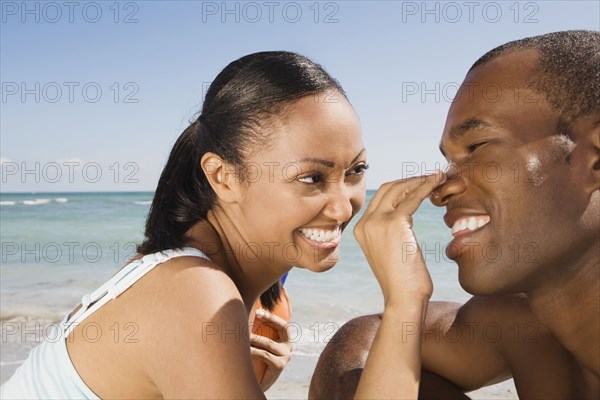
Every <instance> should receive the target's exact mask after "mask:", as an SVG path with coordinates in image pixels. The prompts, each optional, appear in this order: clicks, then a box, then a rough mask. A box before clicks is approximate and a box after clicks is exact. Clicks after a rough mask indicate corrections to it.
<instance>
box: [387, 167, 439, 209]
mask: <svg viewBox="0 0 600 400" xmlns="http://www.w3.org/2000/svg"><path fill="white" fill-rule="evenodd" d="M442 177H443V174H442V173H440V172H437V173H435V174H432V175H425V176H417V177H414V178H410V179H407V180H405V181H403V182H398V183H396V184H394V186H393V187H392V188H390V190H388V191H387V192H386V193H385V195H384V196H383V197H382V198H381V201H380V205H379V208H380V209H382V210H384V211H393V210H395V209H397V207H398V205H399V204H400V203H402V202H403V201H404V200H405V199H407V198H409V197H410V198H413V197H416V198H418V199H420V201H419V204H420V203H421V202H422V201H423V200H424V199H425V198H426V197H427V196H428V195H429V193H431V192H432V191H433V189H435V188H436V187H437V186H439V185H440V184H441V183H442V182H443V180H442ZM423 193H424V195H423ZM421 197H422V198H421ZM413 211H414V210H413Z"/></svg>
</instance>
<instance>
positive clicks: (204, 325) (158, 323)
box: [139, 257, 261, 398]
mask: <svg viewBox="0 0 600 400" xmlns="http://www.w3.org/2000/svg"><path fill="white" fill-rule="evenodd" d="M149 278H150V279H148V280H147V282H144V286H143V290H144V291H145V295H144V296H140V297H143V298H144V299H145V301H146V302H147V303H148V304H147V305H146V308H147V309H148V310H150V312H148V313H147V315H146V317H145V318H144V321H143V324H141V325H140V328H139V337H140V341H144V343H146V344H148V345H150V346H149V347H148V346H146V349H147V350H149V351H146V352H144V363H145V365H146V373H147V374H148V375H149V377H150V379H151V380H152V381H153V382H154V384H155V385H156V386H157V387H158V388H159V390H160V392H161V393H162V394H163V396H165V397H185V398H197V397H198V394H199V393H203V395H206V396H208V397H209V398H229V397H236V398H241V397H248V396H250V397H253V396H256V397H260V393H261V392H260V388H259V387H258V383H257V382H256V379H255V378H254V375H253V373H252V364H251V359H250V352H249V350H248V349H249V346H250V343H249V333H248V316H247V314H246V310H245V307H244V303H243V301H242V298H241V295H240V293H239V291H238V289H237V287H236V286H235V284H234V282H233V281H232V280H231V279H230V278H229V276H228V275H227V274H226V273H225V272H224V271H223V270H222V269H221V268H219V267H218V266H216V265H214V264H213V263H211V262H210V261H208V260H203V259H201V258H196V257H180V258H177V259H174V260H170V261H168V262H165V263H164V264H161V265H160V266H159V267H157V268H156V269H155V270H153V271H152V276H150V277H149ZM215 365H227V366H228V367H227V369H223V368H215ZM236 382H237V383H236Z"/></svg>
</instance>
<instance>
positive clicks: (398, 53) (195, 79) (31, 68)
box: [0, 1, 600, 192]
mask: <svg viewBox="0 0 600 400" xmlns="http://www.w3.org/2000/svg"><path fill="white" fill-rule="evenodd" d="M0 3H1V13H2V15H1V32H0V33H1V35H0V53H1V54H0V78H1V81H2V98H1V103H0V106H1V116H0V117H1V122H0V129H1V136H0V157H1V161H2V177H1V178H2V180H1V185H2V187H1V191H2V192H31V191H36V192H42V191H106V190H110V191H121V190H123V191H145V190H154V187H155V185H156V182H157V180H158V176H159V174H160V171H161V169H162V166H163V165H164V162H165V161H166V157H167V155H168V152H169V149H170V147H171V146H172V144H173V143H174V141H175V139H176V138H177V136H178V135H179V134H180V132H181V131H182V130H183V129H184V128H185V126H186V125H187V121H188V120H189V119H190V118H191V117H192V116H193V114H194V113H195V112H196V111H197V110H198V109H199V108H200V106H201V103H202V95H203V92H204V91H205V90H206V87H207V85H208V84H209V83H210V81H211V80H212V79H213V78H214V77H215V76H216V74H217V73H218V72H219V71H220V70H221V69H222V68H223V67H224V66H225V65H227V64H228V63H229V62H230V61H232V60H234V59H236V58H239V57H240V56H242V55H245V54H248V53H251V52H255V51H260V50H292V51H297V52H300V53H302V54H304V55H306V56H308V57H310V58H312V59H313V60H315V61H317V62H319V63H321V64H322V65H323V66H324V67H325V68H326V69H327V70H328V71H329V72H330V73H331V74H332V75H333V76H334V77H336V78H337V79H338V80H339V81H340V82H341V83H342V86H343V87H344V88H345V90H346V92H347V93H348V95H349V98H350V100H351V102H352V103H353V105H354V107H355V109H356V110H357V112H358V114H359V116H360V118H361V122H362V128H363V135H364V139H365V143H366V146H367V149H368V152H369V162H370V164H371V169H370V170H369V172H368V181H367V182H368V184H367V186H368V187H369V188H376V187H378V186H379V185H380V184H381V183H382V182H384V181H387V180H392V179H397V178H398V177H400V176H403V175H404V176H406V175H408V174H410V173H413V172H415V171H416V172H427V171H428V170H432V169H434V168H435V167H436V166H437V167H443V165H444V160H443V158H442V157H441V155H440V154H439V151H438V150H437V146H438V142H439V136H440V133H441V130H442V127H443V125H444V121H445V116H446V112H447V110H448V107H449V105H450V101H451V99H452V95H453V94H454V93H455V90H456V86H457V85H458V84H459V83H460V82H461V81H462V78H463V77H464V75H465V73H466V71H467V70H468V68H469V67H470V66H471V64H472V63H473V62H474V61H475V60H476V59H477V58H478V57H479V56H481V55H482V54H483V53H485V52H486V51H487V50H490V49H491V48H493V47H495V46H497V45H500V44H502V43H505V42H507V41H510V40H513V39H518V38H522V37H525V36H532V35H537V34H542V33H547V32H552V31H557V30H564V29H593V30H600V8H599V2H598V1H520V2H517V1H496V2H489V1H484V2H478V1H472V2H469V1H457V2H452V1H450V2H439V1H438V2H436V1H429V2H423V1H417V2H413V1H404V2H402V1H338V2H331V1H329V2H328V1H325V2H315V1H296V2H283V1H256V2H222V1H123V2H116V1H106V2H104V1H96V2H88V1H81V2H80V1H73V2H66V1H56V2H41V1H27V2H24V1H2V2H0Z"/></svg>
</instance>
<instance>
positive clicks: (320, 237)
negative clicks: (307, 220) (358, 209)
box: [300, 228, 341, 243]
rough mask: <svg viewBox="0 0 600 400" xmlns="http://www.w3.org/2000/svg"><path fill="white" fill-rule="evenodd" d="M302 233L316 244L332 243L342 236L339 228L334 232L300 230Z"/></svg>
mask: <svg viewBox="0 0 600 400" xmlns="http://www.w3.org/2000/svg"><path fill="white" fill-rule="evenodd" d="M300 232H302V234H303V235H304V236H306V237H307V238H309V239H310V240H314V241H315V242H323V243H326V242H331V241H332V240H333V239H335V238H337V237H338V236H339V235H340V233H341V232H340V229H339V228H337V229H336V230H333V231H325V230H322V229H306V228H303V229H300Z"/></svg>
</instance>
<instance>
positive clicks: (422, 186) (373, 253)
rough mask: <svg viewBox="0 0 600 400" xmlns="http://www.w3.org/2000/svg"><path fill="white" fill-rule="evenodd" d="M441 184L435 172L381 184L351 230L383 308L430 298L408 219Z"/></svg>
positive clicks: (426, 275)
mask: <svg viewBox="0 0 600 400" xmlns="http://www.w3.org/2000/svg"><path fill="white" fill-rule="evenodd" d="M443 180H444V174H443V173H441V172H438V173H436V174H433V175H428V176H420V177H415V178H411V179H406V180H399V181H394V182H390V183H386V184H384V185H383V186H382V187H381V188H380V189H379V190H378V191H377V193H376V194H375V195H374V196H373V199H372V200H371V202H370V203H369V206H368V207H367V209H366V210H365V212H364V215H363V217H362V218H361V219H360V221H358V223H357V224H356V226H355V227H354V236H355V237H356V240H357V241H358V243H359V244H360V246H361V248H362V250H363V252H364V253H365V256H366V257H367V261H368V262H369V265H370V266H371V269H372V270H373V273H374V274H375V277H376V278H377V281H378V282H379V285H380V286H381V290H382V292H383V296H384V299H385V302H386V304H388V303H389V302H395V301H396V300H397V299H400V300H401V302H403V303H404V304H406V299H408V298H418V299H422V298H426V299H429V297H431V293H432V291H433V284H432V282H431V277H430V276H429V272H428V271H427V268H426V267H425V262H424V260H423V255H422V253H421V250H420V248H419V245H418V243H417V239H416V237H415V234H414V232H413V229H412V228H413V220H412V215H413V214H414V212H415V211H416V210H417V208H418V207H419V205H420V204H421V203H422V202H423V200H424V199H426V198H427V197H428V196H429V195H430V194H431V192H432V191H433V190H434V189H435V188H436V187H437V186H439V185H440V184H441V183H442V182H443Z"/></svg>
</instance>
